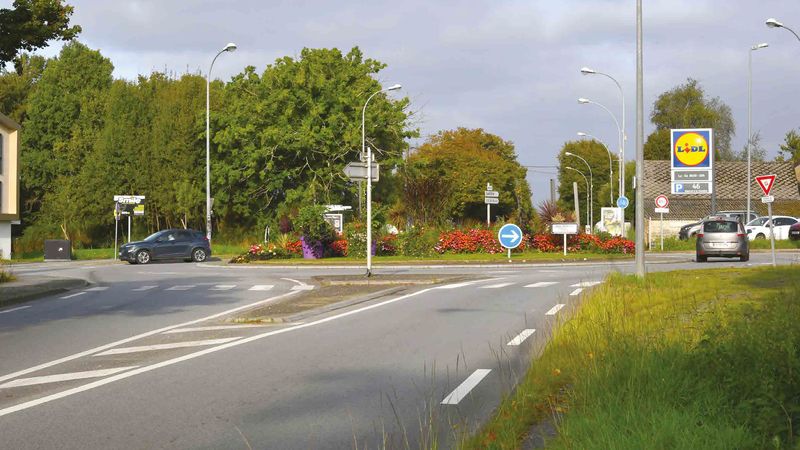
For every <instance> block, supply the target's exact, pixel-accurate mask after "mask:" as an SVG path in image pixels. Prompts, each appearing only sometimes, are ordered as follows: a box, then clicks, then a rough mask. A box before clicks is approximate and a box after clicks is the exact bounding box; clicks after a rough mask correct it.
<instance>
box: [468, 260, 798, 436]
mask: <svg viewBox="0 0 800 450" xmlns="http://www.w3.org/2000/svg"><path fill="white" fill-rule="evenodd" d="M547 421H549V422H551V423H553V424H554V425H555V427H556V429H557V436H556V437H555V438H553V439H551V440H550V441H548V442H547V447H548V448H556V449H562V448H565V449H566V448H570V449H574V448H580V449H595V448H597V449H607V448H615V449H642V448H703V449H716V448H718V449H731V448H753V449H756V448H795V449H796V448H800V441H798V439H797V436H798V431H800V267H798V266H787V267H779V268H757V269H747V268H736V269H716V270H702V271H700V270H694V271H690V272H687V271H682V272H669V273H653V274H649V275H648V277H647V279H646V280H644V281H642V280H638V279H636V278H635V277H633V276H623V275H612V276H611V277H610V279H609V280H608V283H605V284H604V285H603V286H602V287H600V288H598V289H596V290H595V291H593V292H592V294H591V296H590V297H588V298H587V299H586V300H585V301H584V303H583V305H582V306H580V307H579V309H578V310H577V312H576V314H575V315H574V317H573V318H572V319H570V320H568V321H566V322H565V323H562V324H560V325H559V326H558V327H557V328H556V330H555V332H554V335H553V338H552V339H551V340H550V342H549V343H548V344H547V345H546V346H545V348H544V350H543V353H542V355H541V357H540V358H538V359H537V360H535V361H534V362H533V363H532V365H531V368H530V370H529V371H528V373H527V375H526V376H525V378H524V380H523V381H522V382H521V384H520V385H519V386H518V388H517V389H516V391H515V392H514V393H513V395H510V396H509V397H507V398H505V399H504V400H503V402H502V403H501V405H500V407H499V409H498V411H497V412H496V415H495V417H494V418H493V419H492V420H491V421H490V423H488V424H487V425H486V426H485V427H484V429H483V430H482V431H481V432H480V434H478V435H476V436H473V437H471V438H468V439H467V440H466V441H465V442H462V447H463V448H468V449H472V448H481V449H483V448H519V447H520V445H521V443H522V442H523V441H524V440H525V439H526V435H527V434H528V433H529V431H530V430H531V428H532V426H534V425H535V424H537V423H541V422H547Z"/></svg>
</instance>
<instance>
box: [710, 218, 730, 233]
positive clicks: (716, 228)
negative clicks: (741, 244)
mask: <svg viewBox="0 0 800 450" xmlns="http://www.w3.org/2000/svg"><path fill="white" fill-rule="evenodd" d="M736 228H737V227H736V222H730V221H727V220H719V221H714V222H706V223H704V224H703V231H705V232H706V233H736V231H737V229H736Z"/></svg>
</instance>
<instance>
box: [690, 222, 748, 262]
mask: <svg viewBox="0 0 800 450" xmlns="http://www.w3.org/2000/svg"><path fill="white" fill-rule="evenodd" d="M709 256H719V257H723V258H736V257H738V258H739V260H741V261H747V260H749V259H750V246H749V241H748V239H747V233H745V231H744V225H742V223H741V222H739V219H738V218H730V217H724V216H710V217H707V218H706V219H705V220H703V223H702V225H701V229H700V231H699V232H698V233H697V262H706V261H708V257H709Z"/></svg>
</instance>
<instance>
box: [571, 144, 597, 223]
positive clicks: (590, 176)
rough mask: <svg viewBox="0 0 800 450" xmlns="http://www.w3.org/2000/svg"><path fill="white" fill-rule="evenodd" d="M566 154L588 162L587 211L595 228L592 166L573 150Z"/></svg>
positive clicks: (585, 162)
mask: <svg viewBox="0 0 800 450" xmlns="http://www.w3.org/2000/svg"><path fill="white" fill-rule="evenodd" d="M564 154H565V155H567V156H574V157H576V158H578V159H580V160H581V161H583V163H584V164H586V167H587V168H588V169H589V205H588V206H589V209H588V210H587V211H586V212H588V213H589V226H590V227H591V228H590V229H594V204H593V203H594V175H593V174H592V166H590V165H589V162H588V161H586V160H585V159H583V157H581V156H580V155H576V154H575V153H572V152H564ZM589 234H591V233H589Z"/></svg>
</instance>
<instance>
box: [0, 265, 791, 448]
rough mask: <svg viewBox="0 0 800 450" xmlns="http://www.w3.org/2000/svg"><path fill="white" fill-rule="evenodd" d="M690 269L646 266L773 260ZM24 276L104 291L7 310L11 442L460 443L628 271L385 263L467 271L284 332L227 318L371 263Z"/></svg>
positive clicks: (45, 268) (1, 394) (2, 426)
mask: <svg viewBox="0 0 800 450" xmlns="http://www.w3.org/2000/svg"><path fill="white" fill-rule="evenodd" d="M799 255H800V254H798V253H796V252H782V253H779V255H778V258H779V263H781V264H788V263H799V262H800V256H799ZM691 258H692V255H690V254H671V255H665V256H653V257H650V259H649V261H650V262H651V264H649V265H648V270H649V271H657V270H658V271H660V270H677V269H682V270H686V269H691V268H698V267H702V268H706V267H722V266H740V265H743V264H747V265H751V266H758V265H764V264H769V261H770V256H769V254H768V253H758V254H756V253H754V254H753V255H752V259H751V261H750V263H740V262H734V261H728V260H715V261H714V262H712V263H706V264H702V265H700V264H697V263H695V262H692V261H691ZM14 270H15V271H16V272H17V273H18V274H20V275H25V274H36V275H58V276H61V277H77V278H84V279H88V280H90V281H91V282H92V283H93V284H92V285H91V287H89V288H84V289H80V290H76V291H72V292H67V293H62V294H59V295H57V296H52V297H48V298H43V299H39V300H36V301H33V302H28V303H24V304H20V305H14V306H11V307H8V308H5V309H2V310H0V342H2V345H0V443H2V444H0V447H2V448H14V449H27V448H31V449H40V448H76V449H77V448H80V449H95V448H96V449H107V448H279V449H284V448H286V449H293V448H298V449H308V448H326V449H328V448H384V447H388V448H404V447H411V448H417V447H430V446H432V445H433V443H434V442H435V443H437V444H438V445H439V447H444V448H447V447H450V446H452V445H453V443H454V442H456V440H457V439H458V436H459V435H460V434H461V433H463V432H465V431H466V432H468V431H471V430H474V429H475V428H476V427H477V426H478V425H479V424H480V423H482V422H483V421H485V420H486V419H487V418H488V417H489V416H490V415H491V412H492V410H493V409H494V408H495V407H496V406H497V405H498V403H499V401H500V399H501V397H502V395H504V394H506V393H508V392H509V390H510V389H512V388H513V386H514V385H515V384H516V382H517V380H518V379H519V377H521V376H522V375H523V374H524V370H525V368H526V367H527V366H528V364H529V362H530V359H531V357H532V354H533V352H534V351H536V349H537V348H540V347H541V345H542V344H543V343H544V342H546V340H547V338H548V336H549V333H550V330H551V329H552V326H553V324H554V323H556V322H557V321H558V320H559V317H563V316H564V315H565V314H567V313H568V312H569V310H570V308H571V307H572V306H573V305H575V304H576V303H577V302H578V301H579V300H580V298H581V296H582V295H583V294H584V293H585V292H587V291H588V290H590V289H591V288H592V287H593V286H596V285H597V284H599V283H602V282H603V280H604V278H605V276H606V275H607V274H608V273H610V272H613V271H621V272H630V271H632V270H633V263H632V262H623V263H619V262H618V263H595V264H565V265H562V264H539V265H525V266H521V265H514V266H511V265H509V266H502V265H498V266H490V267H486V266H484V267H475V266H470V267H454V266H447V267H387V268H377V269H376V272H377V273H398V274H410V273H426V274H431V273H442V274H465V275H469V276H471V277H472V278H471V279H470V280H468V281H461V282H451V283H448V284H442V285H436V286H417V287H415V288H412V289H409V290H407V291H405V292H402V293H397V294H394V295H389V296H386V297H382V298H377V299H374V300H371V301H368V302H363V303H358V304H354V305H352V306H350V307H348V308H343V309H338V310H333V311H328V312H320V313H319V314H312V315H308V316H307V317H305V318H303V319H302V321H297V322H289V323H278V324H263V323H259V324H252V323H233V322H231V321H230V320H229V319H230V318H231V317H236V316H237V312H238V311H242V310H246V309H248V308H251V307H253V306H256V305H266V304H269V303H274V302H278V301H282V300H286V299H287V298H288V300H291V298H292V297H295V298H297V297H299V296H302V295H303V294H304V293H305V292H306V291H307V290H309V289H313V288H314V285H313V283H312V281H311V277H312V276H315V275H323V274H325V275H330V274H359V273H361V272H362V270H361V269H358V268H324V267H323V268H302V269H296V268H276V267H228V266H221V265H214V264H188V263H159V264H151V265H147V266H131V265H126V264H110V263H100V262H88V263H49V264H31V265H20V266H15V267H14Z"/></svg>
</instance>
